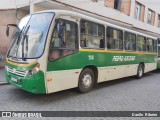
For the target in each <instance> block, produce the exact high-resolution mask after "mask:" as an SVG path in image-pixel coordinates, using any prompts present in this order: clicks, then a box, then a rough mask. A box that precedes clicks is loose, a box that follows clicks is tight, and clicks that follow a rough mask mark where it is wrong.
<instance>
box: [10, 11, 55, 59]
mask: <svg viewBox="0 0 160 120" xmlns="http://www.w3.org/2000/svg"><path fill="white" fill-rule="evenodd" d="M53 16H54V13H40V14H39V13H38V14H33V15H28V16H26V17H24V18H23V19H22V20H21V21H20V23H19V24H18V28H17V29H16V30H15V32H14V34H13V35H12V40H13V43H12V44H11V46H10V49H9V52H8V57H11V58H19V59H21V58H22V56H23V57H24V58H25V59H29V58H30V59H32V58H38V57H40V56H41V55H42V54H43V51H44V48H45V42H46V36H47V33H48V30H49V27H50V24H51V21H52V18H53Z"/></svg>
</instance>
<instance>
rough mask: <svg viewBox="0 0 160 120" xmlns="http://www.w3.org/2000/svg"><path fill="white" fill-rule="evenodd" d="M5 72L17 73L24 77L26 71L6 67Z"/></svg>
mask: <svg viewBox="0 0 160 120" xmlns="http://www.w3.org/2000/svg"><path fill="white" fill-rule="evenodd" d="M7 72H10V73H12V74H14V75H18V76H21V77H25V76H26V74H27V71H20V70H16V69H15V68H10V67H7Z"/></svg>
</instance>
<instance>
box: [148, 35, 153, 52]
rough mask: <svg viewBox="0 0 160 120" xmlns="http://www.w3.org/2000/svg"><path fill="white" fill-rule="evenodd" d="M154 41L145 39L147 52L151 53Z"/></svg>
mask: <svg viewBox="0 0 160 120" xmlns="http://www.w3.org/2000/svg"><path fill="white" fill-rule="evenodd" d="M153 42H154V40H153V39H150V38H148V39H147V52H153V50H154V44H153Z"/></svg>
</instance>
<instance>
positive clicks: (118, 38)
mask: <svg viewBox="0 0 160 120" xmlns="http://www.w3.org/2000/svg"><path fill="white" fill-rule="evenodd" d="M106 31H107V35H106V36H107V49H112V50H122V49H123V31H121V30H117V29H115V28H111V27H107V30H106Z"/></svg>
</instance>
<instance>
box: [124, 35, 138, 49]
mask: <svg viewBox="0 0 160 120" xmlns="http://www.w3.org/2000/svg"><path fill="white" fill-rule="evenodd" d="M125 50H128V51H136V35H135V34H133V33H129V32H125Z"/></svg>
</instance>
